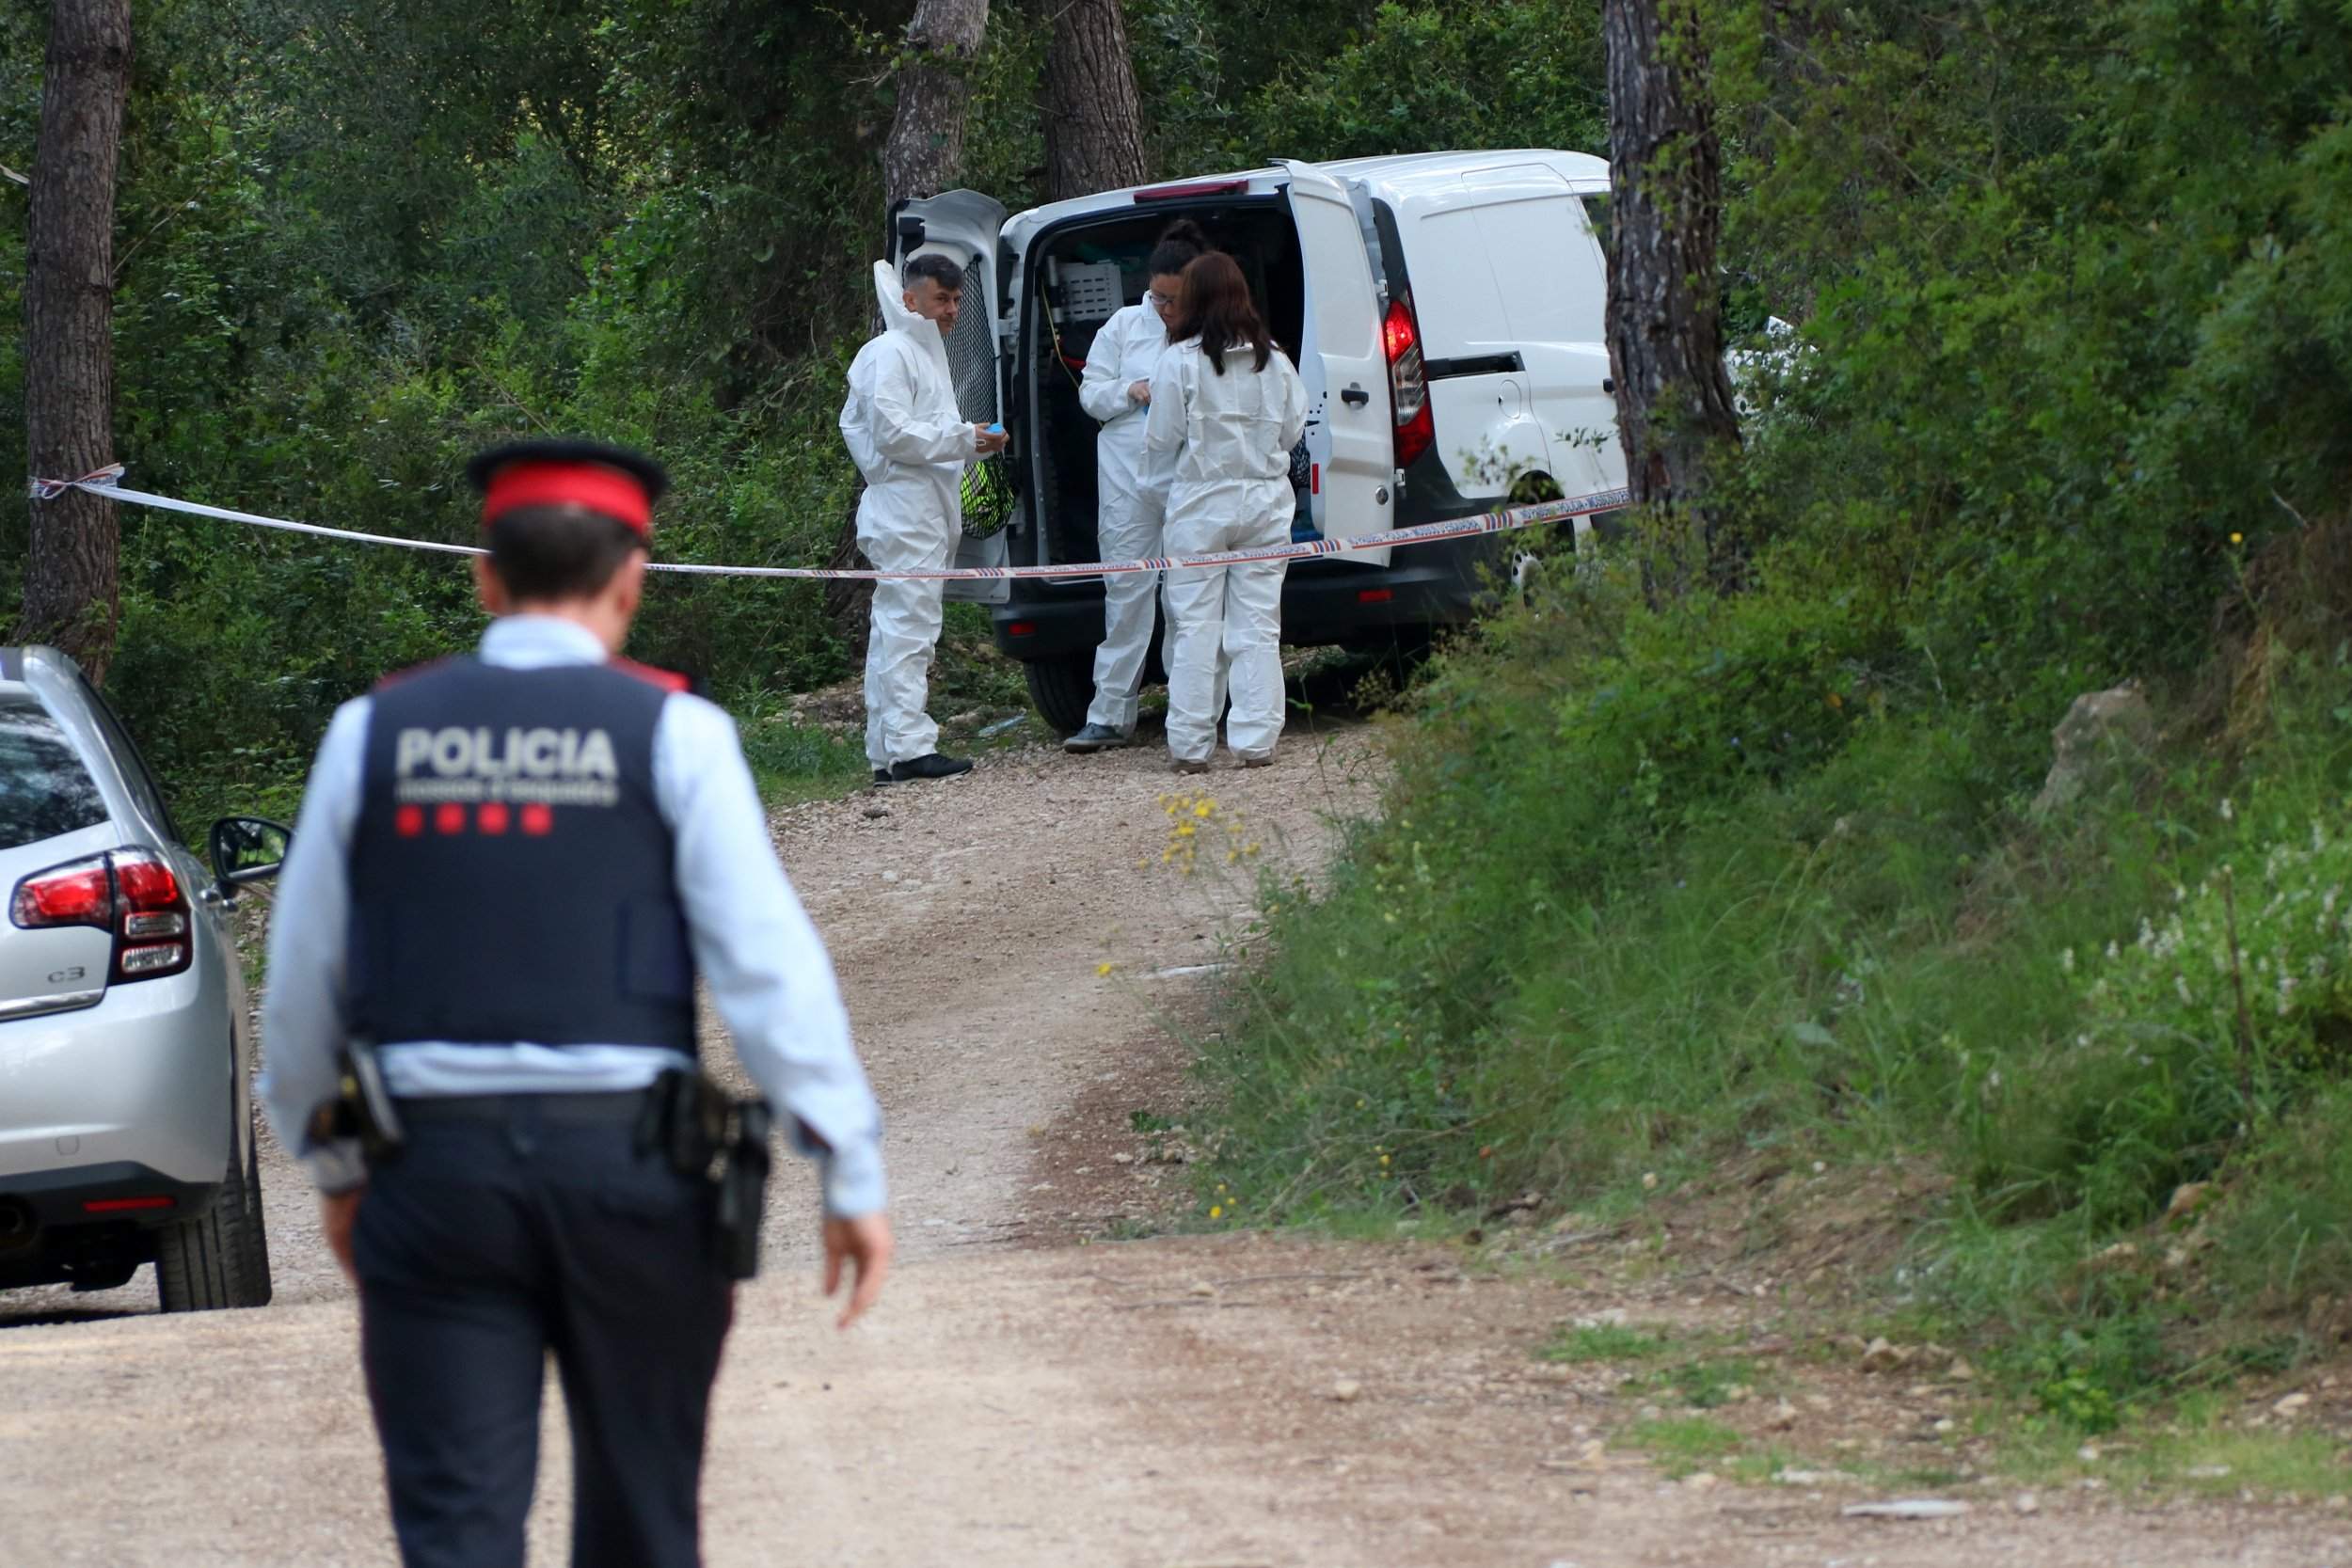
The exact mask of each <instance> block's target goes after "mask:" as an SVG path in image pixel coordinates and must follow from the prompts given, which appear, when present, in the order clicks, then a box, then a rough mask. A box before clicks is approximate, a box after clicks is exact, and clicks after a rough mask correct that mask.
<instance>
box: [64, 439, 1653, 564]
mask: <svg viewBox="0 0 2352 1568" xmlns="http://www.w3.org/2000/svg"><path fill="white" fill-rule="evenodd" d="M121 478H122V465H121V464H119V463H116V464H113V465H111V466H109V467H103V468H101V469H99V470H98V471H97V472H96V473H92V474H84V475H83V476H82V477H81V478H80V479H37V480H35V481H33V483H32V494H33V499H36V500H53V499H56V497H58V496H61V495H63V494H64V493H65V492H66V491H68V490H87V491H88V492H89V493H90V494H92V495H97V496H108V497H111V498H113V499H116V500H119V501H129V502H131V503H132V504H133V505H135V506H153V507H160V508H162V509H163V510H165V511H167V512H186V513H192V514H194V515H197V516H199V517H218V518H220V519H221V520H223V521H224V522H231V523H248V524H250V525H252V526H253V527H255V528H267V529H278V530H280V531H284V532H288V533H310V534H316V535H317V536H319V537H320V538H323V539H349V540H353V541H355V542H357V543H358V544H363V545H391V546H397V547H399V548H401V549H409V550H435V551H438V552H440V553H441V554H444V555H481V554H482V553H484V552H483V551H481V550H480V549H477V548H476V547H474V546H471V545H444V544H440V543H437V542H436V541H434V540H430V539H399V538H395V537H393V536H391V535H389V534H384V533H360V532H358V531H355V530H352V529H342V528H322V527H320V526H319V525H318V524H316V523H296V522H289V521H288V520H286V519H285V518H283V517H264V516H262V515H258V514H256V513H251V512H235V511H231V510H230V509H229V508H228V507H224V506H205V505H202V504H200V503H199V502H196V501H183V500H180V499H177V498H175V497H171V496H157V495H151V494H150V493H148V492H147V491H145V490H126V489H124V488H123V487H122V485H121V483H119V482H120V480H121ZM1629 500H1630V497H1629V494H1628V493H1627V492H1626V491H1624V490H1602V491H1599V492H1597V494H1594V495H1590V496H1576V497H1572V498H1570V499H1566V500H1556V501H1538V502H1537V503H1535V504H1534V505H1533V506H1514V507H1506V508H1504V509H1502V511H1499V512H1488V513H1485V514H1482V515H1479V516H1475V517H1454V518H1450V519H1448V520H1447V521H1445V522H1441V523H1422V524H1421V525H1419V526H1418V527H1414V528H1401V529H1396V530H1394V531H1391V532H1387V533H1374V534H1367V535H1365V536H1364V537H1363V538H1360V539H1314V540H1309V541H1307V542H1306V543H1303V544H1286V545H1269V546H1265V547H1264V548H1263V549H1254V550H1220V551H1218V552H1216V554H1213V555H1190V556H1151V557H1147V558H1145V559H1143V560H1140V561H1088V562H1072V563H1070V564H1067V565H1057V566H946V567H942V568H940V569H939V570H937V571H929V572H878V571H870V570H858V569H852V568H839V569H835V568H831V567H820V566H704V565H698V564H695V563H694V562H684V561H657V562H653V563H652V567H651V569H652V570H654V571H657V572H683V573H690V574H692V575H695V576H700V577H721V578H810V579H815V580H818V581H823V582H844V581H848V582H882V581H886V580H887V581H942V582H950V581H975V580H992V581H993V580H996V579H1000V578H1089V577H1106V576H1111V575H1114V574H1119V573H1126V572H1166V571H1170V570H1173V569H1175V568H1177V567H1199V566H1241V565H1247V564H1249V563H1251V562H1266V561H1305V560H1310V559H1311V558H1313V557H1316V556H1325V555H1353V554H1359V553H1361V552H1363V551H1366V550H1385V549H1390V548H1393V547H1396V546H1410V545H1434V544H1437V543H1439V542H1440V541H1443V540H1448V539H1470V538H1475V537H1476V536H1478V535H1479V534H1483V533H1507V532H1510V531H1513V530H1515V529H1523V528H1536V527H1539V526H1541V525H1542V524H1545V523H1557V522H1563V521H1565V520H1566V519H1568V518H1571V517H1589V516H1592V515H1595V514H1597V513H1601V512H1614V511H1616V510H1617V509H1618V508H1619V507H1622V506H1625V505H1627V504H1628V503H1629Z"/></svg>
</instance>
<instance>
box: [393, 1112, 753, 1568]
mask: <svg viewBox="0 0 2352 1568" xmlns="http://www.w3.org/2000/svg"><path fill="white" fill-rule="evenodd" d="M637 1102H638V1097H637V1096H635V1095H503V1096H487V1097H481V1098H475V1099H469V1100H464V1101H424V1100H411V1101H403V1102H402V1106H401V1109H402V1113H403V1117H404V1119H405V1122H406V1128H407V1133H408V1147H407V1148H405V1149H404V1150H403V1151H402V1153H401V1154H400V1155H399V1156H398V1157H397V1158H396V1159H394V1160H392V1161H389V1162H388V1163H387V1164H385V1165H384V1167H383V1168H382V1169H380V1170H378V1171H375V1172H373V1173H372V1174H371V1176H370V1178H369V1182H368V1192H367V1196H365V1197H364V1198H362V1199H361V1200H360V1204H359V1217H358V1226H357V1228H356V1231H355V1234H354V1238H353V1252H354V1259H355V1261H356V1263H357V1265H358V1275H359V1308H360V1340H361V1356H362V1359H363V1361H364V1362H365V1365H366V1369H367V1381H368V1399H369V1402H370V1403H371V1404H373V1407H374V1411H375V1427H376V1432H377V1434H378V1436H379V1437H380V1438H381V1439H382V1442H383V1445H384V1472H385V1480H386V1482H387V1484H388V1486H389V1490H390V1493H391V1506H392V1526H393V1529H394V1531H395V1532H396V1533H397V1535H398V1536H399V1539H400V1554H401V1560H402V1562H403V1563H405V1565H406V1568H521V1565H522V1562H523V1523H524V1517H525V1515H526V1513H528V1512H529V1509H530V1506H531V1493H532V1481H533V1480H534V1478H535V1476H536V1473H537V1467H538V1459H539V1401H540V1391H541V1388H542V1386H543V1385H544V1383H545V1379H546V1362H547V1356H548V1353H549V1352H550V1351H551V1352H553V1353H554V1355H555V1365H556V1370H557V1371H558V1372H559V1374H560V1375H561V1376H562V1377H563V1380H564V1406H565V1409H566V1411H567V1413H568V1414H569V1416H570V1419H571V1439H572V1475H573V1520H572V1561H573V1563H574V1564H575V1565H576V1568H608V1565H609V1568H624V1565H626V1568H694V1565H695V1564H697V1563H698V1562H699V1561H700V1560H701V1554H700V1547H699V1543H698V1540H697V1521H698V1503H699V1498H698V1490H699V1487H700V1483H701V1478H702V1460H703V1431H704V1423H705V1418H706V1417H707V1413H708V1409H709V1403H710V1386H711V1383H712V1381H713V1379H714V1378H715V1377H716V1376H717V1374H718V1370H719V1350H720V1346H721V1344H722V1343H723V1340H724V1339H725V1338H726V1331H727V1321H728V1313H729V1310H730V1307H731V1302H732V1294H731V1291H730V1287H729V1285H728V1282H727V1280H726V1278H725V1276H724V1275H723V1273H722V1271H721V1268H720V1264H719V1260H718V1254H717V1250H716V1247H715V1244H714V1241H713V1237H712V1229H711V1217H710V1205H709V1202H708V1199H707V1196H706V1195H707V1191H708V1189H707V1187H705V1186H704V1185H703V1184H701V1183H700V1182H697V1181H694V1180H690V1179H688V1178H685V1177H681V1176H679V1175H678V1174H677V1173H676V1172H675V1171H673V1170H672V1169H670V1167H669V1165H668V1164H666V1162H664V1161H662V1160H661V1159H660V1157H659V1156H658V1155H640V1154H638V1153H637V1152H636V1150H635V1148H634V1147H633V1143H634V1116H633V1108H634V1106H635V1105H636V1104H637Z"/></svg>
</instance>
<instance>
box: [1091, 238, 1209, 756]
mask: <svg viewBox="0 0 2352 1568" xmlns="http://www.w3.org/2000/svg"><path fill="white" fill-rule="evenodd" d="M1208 247H1209V245H1208V236H1207V235H1206V234H1204V233H1202V232H1201V230H1200V225H1199V224H1197V223H1194V222H1193V221H1191V220H1190V219H1189V218H1185V219H1180V220H1179V221H1178V222H1176V223H1174V224H1171V225H1170V226H1169V227H1168V231H1167V232H1166V233H1165V234H1162V235H1161V236H1160V243H1159V244H1158V245H1156V246H1154V247H1153V249H1152V255H1151V259H1150V261H1148V262H1146V270H1147V272H1148V273H1149V274H1150V277H1151V279H1152V281H1151V284H1150V287H1149V292H1148V293H1145V294H1144V296H1143V300H1142V303H1140V304H1137V305H1130V306H1127V307H1126V308H1125V309H1120V310H1119V311H1116V312H1114V313H1113V315H1112V316H1111V318H1110V320H1108V321H1106V322H1104V324H1103V325H1102V326H1101V328H1100V329H1099V330H1097V331H1096V333H1095V334H1094V341H1093V343H1092V345H1091V346H1089V348H1088V350H1087V370H1086V378H1085V380H1084V381H1082V382H1081V383H1080V384H1079V387H1078V404H1079V406H1080V407H1082V408H1084V409H1085V410H1086V411H1087V412H1088V413H1089V414H1090V415H1092V416H1093V417H1094V418H1095V419H1096V420H1100V421H1102V426H1103V428H1102V430H1101V431H1100V432H1099V433H1098V434H1097V435H1096V436H1095V438H1094V474H1095V492H1096V496H1097V498H1098V500H1097V510H1096V512H1095V524H1094V538H1095V544H1096V546H1098V547H1099V549H1100V551H1101V554H1100V557H1099V558H1100V559H1101V560H1104V561H1140V560H1142V559H1144V558H1146V557H1148V556H1155V555H1159V554H1161V553H1162V551H1161V549H1160V497H1159V496H1158V494H1157V493H1156V492H1154V491H1153V490H1152V487H1151V486H1150V484H1149V483H1147V482H1146V479H1145V476H1144V471H1143V465H1144V451H1143V428H1144V423H1145V419H1146V414H1147V411H1148V410H1149V408H1150V406H1151V403H1152V372H1153V371H1154V370H1156V369H1158V368H1159V363H1160V354H1161V351H1162V350H1164V349H1166V348H1167V347H1168V320H1169V318H1170V317H1171V316H1172V315H1173V314H1174V312H1175V309H1176V296H1177V291H1178V289H1179V288H1180V287H1181V286H1182V281H1183V279H1182V275H1183V273H1184V268H1185V267H1186V266H1187V265H1189V264H1190V263H1191V261H1193V259H1194V258H1195V257H1197V256H1199V255H1200V253H1201V252H1202V251H1204V250H1206V249H1208ZM1159 587H1160V575H1159V574H1158V573H1157V572H1127V573H1119V574H1114V575H1112V576H1109V577H1105V578H1104V579H1103V643H1102V646H1101V647H1099V648H1097V649H1096V650H1095V652H1094V701H1093V702H1092V703H1090V704H1089V705H1088V706H1087V721H1086V724H1085V725H1084V727H1082V728H1081V729H1080V730H1079V731H1078V733H1077V734H1075V735H1073V736H1071V737H1070V738H1069V739H1067V740H1065V741H1063V742H1062V749H1063V750H1064V751H1067V752H1100V751H1104V750H1107V749H1108V748H1110V747H1114V746H1124V745H1126V744H1127V743H1128V742H1129V741H1131V740H1133V739H1134V738H1135V733H1136V705H1137V697H1138V694H1139V692H1140V691H1141V689H1142V686H1143V661H1144V657H1145V656H1146V655H1147V654H1148V653H1149V652H1150V651H1151V644H1152V623H1153V621H1155V620H1156V619H1157V617H1156V616H1155V615H1154V614H1153V601H1154V599H1156V598H1157V596H1158V594H1159Z"/></svg>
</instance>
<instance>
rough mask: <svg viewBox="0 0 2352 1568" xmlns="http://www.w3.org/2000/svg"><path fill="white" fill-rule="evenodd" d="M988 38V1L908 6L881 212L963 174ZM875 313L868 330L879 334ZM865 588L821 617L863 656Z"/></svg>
mask: <svg viewBox="0 0 2352 1568" xmlns="http://www.w3.org/2000/svg"><path fill="white" fill-rule="evenodd" d="M987 31H988V0H915V6H914V20H913V21H911V22H909V23H908V24H907V53H906V58H905V60H904V61H903V63H901V64H900V65H899V67H898V107H897V109H896V110H895V111H894V112H893V114H892V116H891V120H890V139H889V141H887V142H885V143H884V144H883V146H882V211H883V212H884V213H885V214H896V213H897V211H898V203H899V202H901V201H911V200H914V199H916V198H921V197H926V196H937V195H938V194H939V193H940V192H941V191H943V190H946V189H947V188H949V186H950V184H951V182H953V181H954V180H955V178H956V177H957V175H959V174H961V172H962V171H963V125H964V117H965V111H966V109H967V107H968V105H969V103H970V100H971V96H972V88H971V85H970V84H969V83H967V82H965V81H964V79H963V68H964V64H965V62H966V61H968V60H969V59H971V57H972V56H973V55H976V54H977V53H979V48H980V40H981V38H982V37H983V36H984V35H985V34H986V33H987ZM873 330H874V331H876V332H880V331H881V330H882V313H881V311H880V310H879V309H878V310H876V311H875V313H874V318H873ZM856 560H857V516H856V514H855V513H854V512H852V513H851V514H850V515H849V516H847V517H844V518H843V519H842V520H841V530H840V531H839V532H838V533H836V534H835V535H834V549H833V564H834V566H835V567H844V566H849V565H851V564H853V563H854V562H856ZM873 598H874V590H873V585H872V584H871V583H864V582H835V583H828V584H827V585H826V588H825V617H826V619H827V620H829V621H831V622H832V623H833V624H834V626H835V627H837V628H838V629H839V630H840V632H841V635H842V639H843V641H847V642H849V643H850V645H851V646H853V647H860V648H862V647H863V646H864V645H865V642H866V615H867V613H868V611H869V610H870V609H871V607H872V604H873Z"/></svg>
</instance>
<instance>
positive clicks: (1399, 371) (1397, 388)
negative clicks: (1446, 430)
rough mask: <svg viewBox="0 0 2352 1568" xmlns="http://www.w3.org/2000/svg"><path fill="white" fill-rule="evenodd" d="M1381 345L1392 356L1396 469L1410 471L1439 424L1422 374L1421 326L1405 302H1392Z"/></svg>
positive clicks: (1426, 382)
mask: <svg viewBox="0 0 2352 1568" xmlns="http://www.w3.org/2000/svg"><path fill="white" fill-rule="evenodd" d="M1380 343H1381V347H1382V348H1384V349H1385V350H1387V352H1388V356H1389V406H1390V408H1391V410H1393V411H1394V413H1395V416H1396V466H1397V467H1400V468H1409V467H1412V466H1413V460H1414V459H1415V458H1417V457H1419V456H1420V455H1421V454H1422V452H1425V451H1428V450H1429V449H1430V447H1431V446H1432V445H1433V444H1434V443H1435V442H1436V441H1437V439H1438V425H1437V420H1435V419H1434V418H1433V417H1432V416H1431V414H1430V412H1429V382H1428V379H1427V377H1426V376H1424V375H1423V374H1422V361H1421V326H1420V325H1419V324H1418V323H1416V322H1415V321H1414V320H1413V308H1412V306H1411V305H1410V304H1409V303H1408V302H1407V301H1406V300H1405V299H1403V298H1397V299H1392V300H1391V301H1390V302H1389V314H1388V317H1387V319H1386V320H1384V321H1383V322H1382V323H1381V324H1380Z"/></svg>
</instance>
